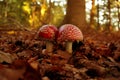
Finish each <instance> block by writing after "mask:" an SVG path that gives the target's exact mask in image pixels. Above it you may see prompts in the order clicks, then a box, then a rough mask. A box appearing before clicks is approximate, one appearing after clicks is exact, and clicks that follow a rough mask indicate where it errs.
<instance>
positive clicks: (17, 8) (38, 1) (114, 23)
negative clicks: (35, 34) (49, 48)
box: [0, 0, 120, 31]
mask: <svg viewBox="0 0 120 80" xmlns="http://www.w3.org/2000/svg"><path fill="white" fill-rule="evenodd" d="M65 23H71V24H74V25H76V26H78V27H79V28H81V29H88V28H92V29H95V30H100V31H119V30H120V0H0V29H2V30H3V29H5V30H6V29H29V30H31V29H38V28H39V27H40V26H42V25H44V24H54V25H56V26H57V27H59V26H61V25H62V24H65Z"/></svg>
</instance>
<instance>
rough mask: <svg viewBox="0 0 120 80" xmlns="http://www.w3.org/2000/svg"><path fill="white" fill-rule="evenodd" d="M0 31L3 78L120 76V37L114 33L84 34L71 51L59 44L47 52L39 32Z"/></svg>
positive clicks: (111, 79)
mask: <svg viewBox="0 0 120 80" xmlns="http://www.w3.org/2000/svg"><path fill="white" fill-rule="evenodd" d="M0 33H1V35H0V80H119V79H120V40H119V38H120V37H119V36H116V37H115V35H114V34H109V35H108V36H107V37H106V36H104V35H102V34H100V35H99V34H94V38H93V36H92V37H91V35H90V34H89V35H88V34H85V38H84V41H83V42H80V43H76V42H74V43H73V46H74V47H73V54H68V53H67V52H65V51H64V45H63V46H60V45H57V44H56V45H55V46H54V51H53V52H52V53H47V52H46V51H45V42H44V41H39V40H37V39H36V38H35V34H36V31H18V32H16V33H15V34H8V33H6V32H0ZM92 35H93V34H92ZM98 35H99V37H100V39H99V38H98ZM110 35H111V36H110ZM18 36H19V37H18ZM95 37H96V38H95ZM111 37H112V38H111ZM101 38H104V40H101ZM106 38H107V39H106ZM113 38H114V39H113ZM108 39H109V40H108Z"/></svg>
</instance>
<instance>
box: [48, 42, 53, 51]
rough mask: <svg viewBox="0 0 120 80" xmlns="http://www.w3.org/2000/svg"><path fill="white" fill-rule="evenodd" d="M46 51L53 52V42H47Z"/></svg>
mask: <svg viewBox="0 0 120 80" xmlns="http://www.w3.org/2000/svg"><path fill="white" fill-rule="evenodd" d="M46 50H47V52H52V51H53V43H52V42H51V41H47V42H46Z"/></svg>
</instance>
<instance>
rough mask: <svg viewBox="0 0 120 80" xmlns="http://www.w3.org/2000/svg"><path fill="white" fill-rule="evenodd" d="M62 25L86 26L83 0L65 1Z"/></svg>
mask: <svg viewBox="0 0 120 80" xmlns="http://www.w3.org/2000/svg"><path fill="white" fill-rule="evenodd" d="M62 24H73V25H76V26H78V27H79V28H82V29H83V28H84V27H85V26H86V13H85V0H67V10H66V16H65V19H64V21H63V23H62Z"/></svg>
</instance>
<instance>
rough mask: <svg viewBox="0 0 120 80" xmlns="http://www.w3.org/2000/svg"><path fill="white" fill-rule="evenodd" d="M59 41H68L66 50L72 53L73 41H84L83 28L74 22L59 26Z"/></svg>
mask: <svg viewBox="0 0 120 80" xmlns="http://www.w3.org/2000/svg"><path fill="white" fill-rule="evenodd" d="M58 36H59V37H58V42H66V51H67V52H69V53H72V42H73V41H82V40H83V34H82V32H81V30H80V29H79V28H78V27H76V26H75V25H72V24H65V25H63V26H61V27H60V28H59V32H58Z"/></svg>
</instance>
